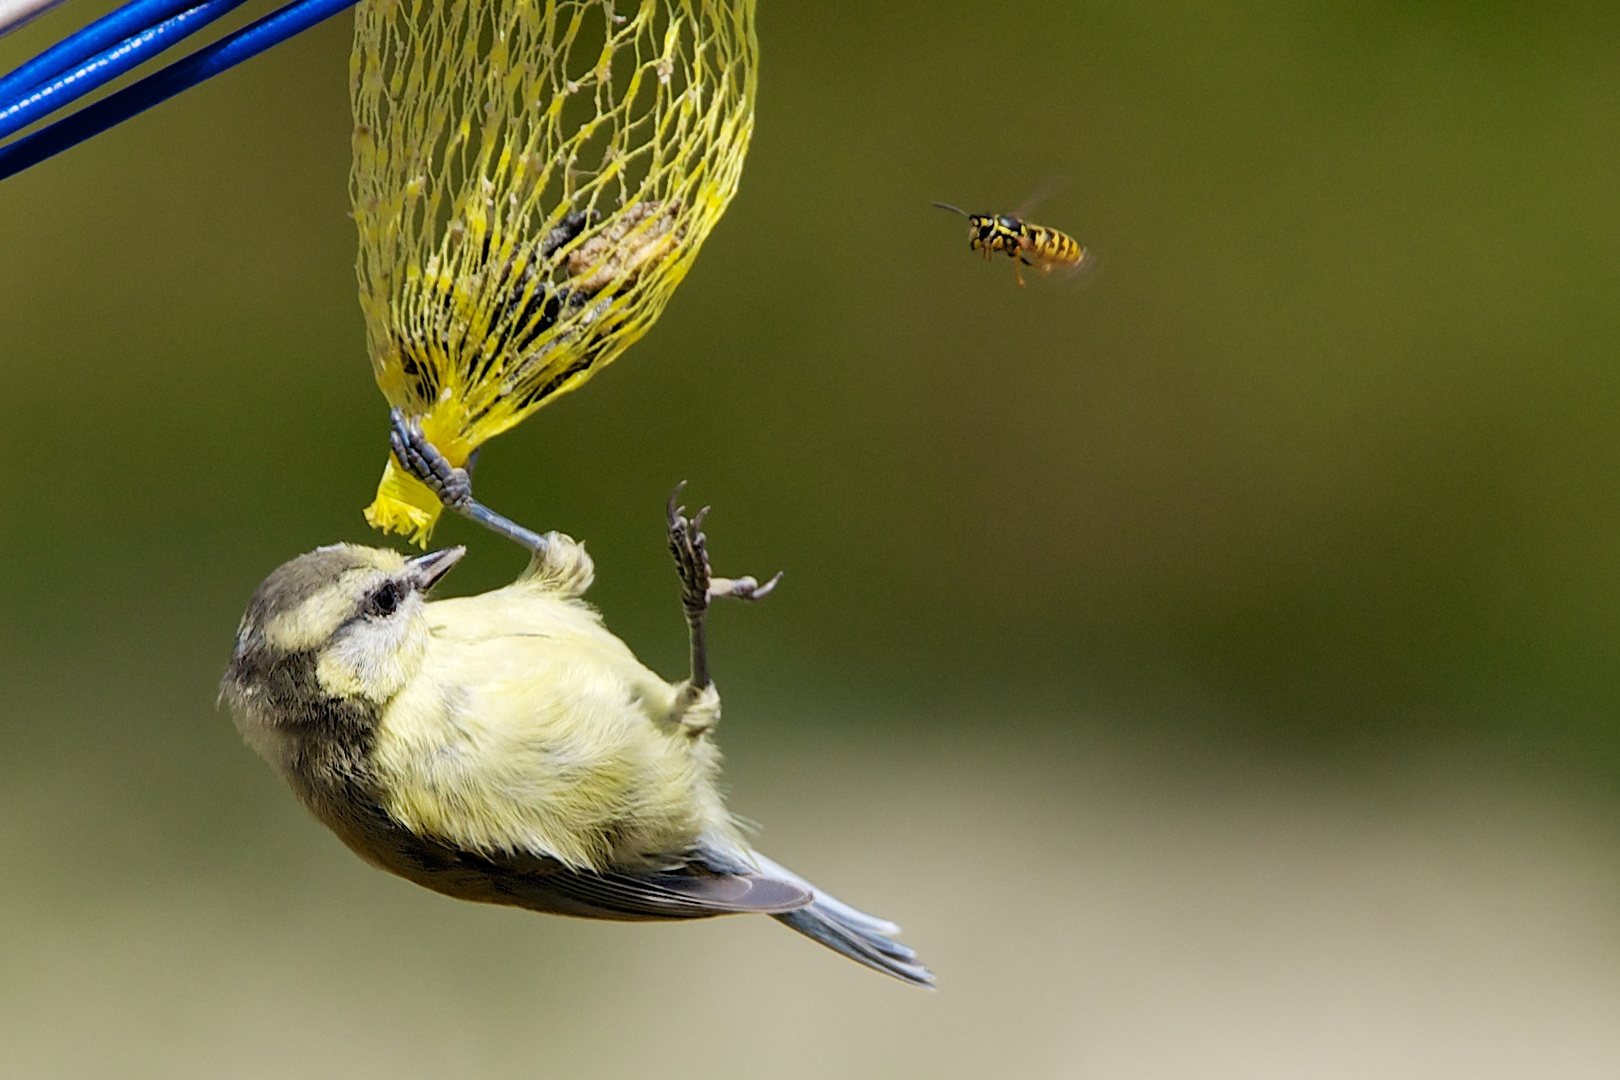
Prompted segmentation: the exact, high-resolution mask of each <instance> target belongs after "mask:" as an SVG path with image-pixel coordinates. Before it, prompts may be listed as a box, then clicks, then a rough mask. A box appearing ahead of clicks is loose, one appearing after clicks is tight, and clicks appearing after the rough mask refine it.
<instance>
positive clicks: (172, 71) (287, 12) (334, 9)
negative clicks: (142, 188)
mask: <svg viewBox="0 0 1620 1080" xmlns="http://www.w3.org/2000/svg"><path fill="white" fill-rule="evenodd" d="M355 2H356V0H294V2H293V3H291V4H288V5H287V6H286V7H283V8H281V9H280V10H278V11H274V12H272V13H270V14H269V15H266V16H265V17H264V18H262V19H260V20H259V21H257V22H255V23H251V24H249V25H248V26H245V27H243V28H242V29H241V30H238V31H237V32H236V33H234V34H232V35H230V36H229V37H226V38H222V39H220V40H219V41H216V42H215V43H214V44H212V45H209V46H206V47H205V48H202V49H198V50H197V51H196V52H194V53H192V54H191V55H190V56H188V57H186V58H185V59H183V60H177V61H175V62H174V63H172V64H170V65H169V66H168V67H166V68H164V69H163V70H161V71H158V72H154V73H153V74H151V75H148V76H147V77H146V78H144V79H142V80H141V81H140V82H138V83H134V84H133V85H130V86H126V87H125V88H124V89H122V90H120V91H118V92H117V93H115V94H109V95H107V96H106V97H104V98H102V99H101V100H100V101H97V102H95V103H94V104H92V105H87V106H85V107H84V108H82V109H80V110H79V111H78V112H76V113H74V114H73V115H72V116H68V117H65V118H63V119H61V120H58V121H57V122H56V123H54V124H52V125H50V126H49V127H46V128H42V129H40V130H39V131H36V132H33V133H32V134H30V135H25V136H23V137H22V138H20V139H16V140H13V141H12V142H9V143H7V144H6V145H5V146H0V180H4V179H6V178H7V177H10V176H15V175H16V174H17V173H20V172H22V171H23V170H24V169H26V168H28V167H30V166H32V165H37V164H39V163H40V162H41V161H44V160H45V159H46V158H49V157H53V156H55V155H56V154H60V153H61V152H62V151H63V150H66V149H68V148H69V147H73V146H77V145H78V144H79V143H81V142H83V141H84V140H86V139H88V138H90V137H91V136H93V135H99V134H100V133H101V132H103V131H106V130H107V129H108V128H110V127H112V126H114V125H115V124H119V123H122V122H123V121H125V120H128V119H129V118H130V117H132V116H136V115H138V114H140V113H142V112H145V111H146V110H147V109H150V108H151V107H152V106H154V105H157V104H160V103H161V102H164V101H167V100H168V99H169V98H172V97H174V96H175V95H176V94H178V93H180V92H181V91H183V90H188V89H190V88H191V87H193V86H196V85H197V84H198V83H200V82H203V81H204V80H206V79H211V78H213V77H214V76H215V75H218V74H219V73H220V72H222V71H226V70H228V69H230V68H233V67H235V66H236V65H237V64H240V63H241V62H242V61H244V60H250V59H252V58H253V57H255V56H257V55H259V54H260V53H262V52H264V51H265V50H266V49H268V48H270V47H272V46H274V45H278V44H280V43H281V42H283V41H286V40H287V39H288V38H290V37H294V36H296V35H298V34H300V33H302V32H303V31H305V30H308V29H309V28H310V27H312V26H315V25H316V24H318V23H321V22H324V21H325V20H327V19H329V18H331V17H332V16H333V15H336V14H337V13H338V12H340V11H343V10H345V9H346V8H349V7H352V6H353V5H354V4H355Z"/></svg>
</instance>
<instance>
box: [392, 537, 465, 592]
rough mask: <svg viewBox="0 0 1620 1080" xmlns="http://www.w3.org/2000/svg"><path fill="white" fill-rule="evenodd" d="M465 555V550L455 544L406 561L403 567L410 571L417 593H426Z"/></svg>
mask: <svg viewBox="0 0 1620 1080" xmlns="http://www.w3.org/2000/svg"><path fill="white" fill-rule="evenodd" d="M465 554H467V549H466V548H464V547H462V546H461V545H460V544H457V545H456V546H455V547H451V548H442V549H441V550H439V551H430V552H428V553H427V554H426V555H418V556H417V557H416V558H414V559H406V560H405V567H406V569H407V570H409V571H410V575H411V584H413V585H415V586H416V588H417V591H418V592H427V591H428V590H429V589H431V588H432V587H433V586H434V584H435V583H436V582H437V581H438V580H439V579H440V578H442V577H444V575H446V574H448V573H449V572H450V568H451V567H452V566H454V565H456V563H458V562H460V561H461V557H462V556H463V555H465Z"/></svg>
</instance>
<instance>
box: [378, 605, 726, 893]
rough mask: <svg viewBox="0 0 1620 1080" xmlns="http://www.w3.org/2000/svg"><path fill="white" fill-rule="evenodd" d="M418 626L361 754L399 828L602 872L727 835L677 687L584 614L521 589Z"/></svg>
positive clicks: (711, 766) (710, 765)
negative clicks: (418, 645)
mask: <svg viewBox="0 0 1620 1080" xmlns="http://www.w3.org/2000/svg"><path fill="white" fill-rule="evenodd" d="M427 617H428V623H429V626H430V627H431V631H432V633H431V638H430V641H429V645H428V649H427V653H426V655H425V657H424V659H423V662H422V667H421V670H420V672H419V673H418V675H417V676H416V677H415V678H414V679H413V680H412V681H411V682H410V684H408V685H407V686H406V687H405V689H404V690H403V691H401V692H400V694H399V695H398V696H397V697H396V698H395V699H394V700H393V701H392V702H391V703H390V704H389V706H388V707H387V709H386V710H385V711H384V713H383V715H382V719H381V722H380V724H379V726H378V730H377V737H376V743H375V748H374V751H373V757H374V767H375V768H376V769H377V771H378V774H379V777H380V778H381V779H382V780H383V784H382V790H384V791H386V792H388V810H389V811H390V812H391V813H392V814H393V815H394V816H395V817H396V818H397V819H398V820H399V821H400V822H401V823H402V824H404V825H405V826H406V827H407V828H410V829H412V830H413V831H415V832H418V833H422V834H425V835H429V836H435V837H439V838H442V839H444V840H447V841H450V842H452V843H454V844H456V845H457V846H460V847H464V848H469V849H472V850H477V851H485V852H494V851H527V852H534V853H540V854H546V855H551V856H553V857H555V858H558V859H560V860H562V861H563V862H565V863H567V864H569V865H571V866H575V867H579V868H587V867H588V868H595V869H602V868H605V867H606V866H607V865H610V864H614V863H618V862H620V861H622V860H624V859H625V858H634V857H635V856H636V855H638V854H641V853H649V852H656V851H671V850H678V849H680V848H681V847H683V846H685V844H687V843H690V842H691V840H692V839H693V838H695V837H696V836H697V835H698V834H699V833H701V832H703V831H704V830H705V829H711V828H721V829H724V828H726V827H727V825H726V822H725V819H724V811H723V810H720V809H719V807H720V802H719V798H718V795H717V794H716V793H715V791H714V773H715V770H716V765H717V756H716V755H715V753H714V751H713V748H712V745H711V744H709V742H708V740H707V739H699V738H693V737H691V736H689V735H686V734H684V733H683V732H681V731H680V729H679V726H678V725H674V724H671V723H669V722H668V716H669V714H670V711H671V708H672V706H673V704H674V698H675V688H674V687H672V686H670V685H669V684H668V683H666V682H664V680H662V679H660V678H659V677H658V676H657V675H655V674H654V673H653V672H651V671H649V670H648V669H647V668H646V667H644V666H643V665H642V664H641V663H640V662H639V661H637V660H636V658H635V656H634V654H632V653H631V652H630V650H629V648H628V647H627V646H625V645H624V643H623V642H621V641H619V639H618V638H616V637H614V636H613V635H612V634H610V633H608V631H607V630H606V629H605V628H604V627H603V626H602V624H601V622H600V620H599V619H598V618H597V616H596V614H595V613H594V612H593V611H591V610H590V609H589V608H587V607H586V606H585V605H583V604H580V603H578V602H576V601H571V600H566V599H559V598H557V597H555V596H550V595H546V594H543V593H539V592H537V591H535V590H533V589H526V588H524V587H523V586H522V585H518V586H513V587H509V588H506V589H499V590H496V591H495V592H492V593H486V594H483V595H481V596H476V597H466V598H461V599H455V600H445V601H440V602H436V603H433V604H430V605H428V608H427Z"/></svg>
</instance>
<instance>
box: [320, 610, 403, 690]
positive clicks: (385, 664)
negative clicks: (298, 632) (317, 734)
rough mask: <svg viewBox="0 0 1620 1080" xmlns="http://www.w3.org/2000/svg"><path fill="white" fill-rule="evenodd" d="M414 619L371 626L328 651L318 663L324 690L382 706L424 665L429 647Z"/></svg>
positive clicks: (359, 629)
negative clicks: (424, 652) (426, 650)
mask: <svg viewBox="0 0 1620 1080" xmlns="http://www.w3.org/2000/svg"><path fill="white" fill-rule="evenodd" d="M419 629H420V627H418V626H417V625H416V624H415V620H407V619H390V620H388V621H387V622H382V623H377V624H368V625H366V626H364V627H359V628H357V629H356V631H355V632H353V633H350V634H347V635H345V636H344V637H343V638H342V639H340V640H338V641H336V642H334V643H333V644H332V645H331V646H330V647H328V648H327V649H325V650H324V651H323V652H322V653H321V655H320V658H319V659H318V660H317V661H316V664H315V678H316V679H317V681H319V682H320V684H321V689H322V690H324V691H326V692H327V693H328V694H330V695H332V696H333V697H339V698H361V699H364V700H366V701H370V702H374V703H376V704H382V703H384V702H386V701H388V700H389V699H390V698H392V697H393V696H394V695H395V694H397V693H399V691H400V689H401V688H402V687H404V685H405V684H406V683H407V682H409V681H410V678H411V676H412V675H413V674H414V673H415V672H416V670H417V669H418V668H419V667H420V666H421V662H422V652H423V650H424V648H425V647H426V641H425V640H424V635H423V634H421V633H417V632H414V631H417V630H419Z"/></svg>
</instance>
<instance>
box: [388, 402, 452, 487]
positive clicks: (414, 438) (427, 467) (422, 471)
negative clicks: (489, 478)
mask: <svg viewBox="0 0 1620 1080" xmlns="http://www.w3.org/2000/svg"><path fill="white" fill-rule="evenodd" d="M388 418H389V430H388V445H389V446H391V447H392V448H393V451H394V458H395V460H397V461H398V462H399V464H400V467H401V468H402V469H404V470H405V472H406V473H407V474H409V475H410V476H413V477H415V478H416V479H417V480H420V481H421V482H422V483H423V484H424V485H425V486H426V487H427V489H428V490H429V491H431V492H433V494H435V495H437V496H438V497H439V501H440V502H442V503H443V504H444V505H445V506H447V507H449V508H450V509H452V510H456V511H460V512H466V510H467V508H468V507H470V506H472V505H473V497H472V474H471V473H470V472H469V471H468V470H466V469H460V468H457V467H456V466H454V465H451V464H450V462H449V461H448V460H446V458H445V456H444V455H443V454H442V453H440V452H439V448H438V447H437V446H434V445H433V444H432V443H430V442H428V440H427V436H425V435H423V434H422V422H421V421H420V420H417V419H415V418H407V417H406V416H405V414H404V413H403V412H401V411H400V410H399V409H395V410H393V411H392V412H391V413H389V414H388Z"/></svg>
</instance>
